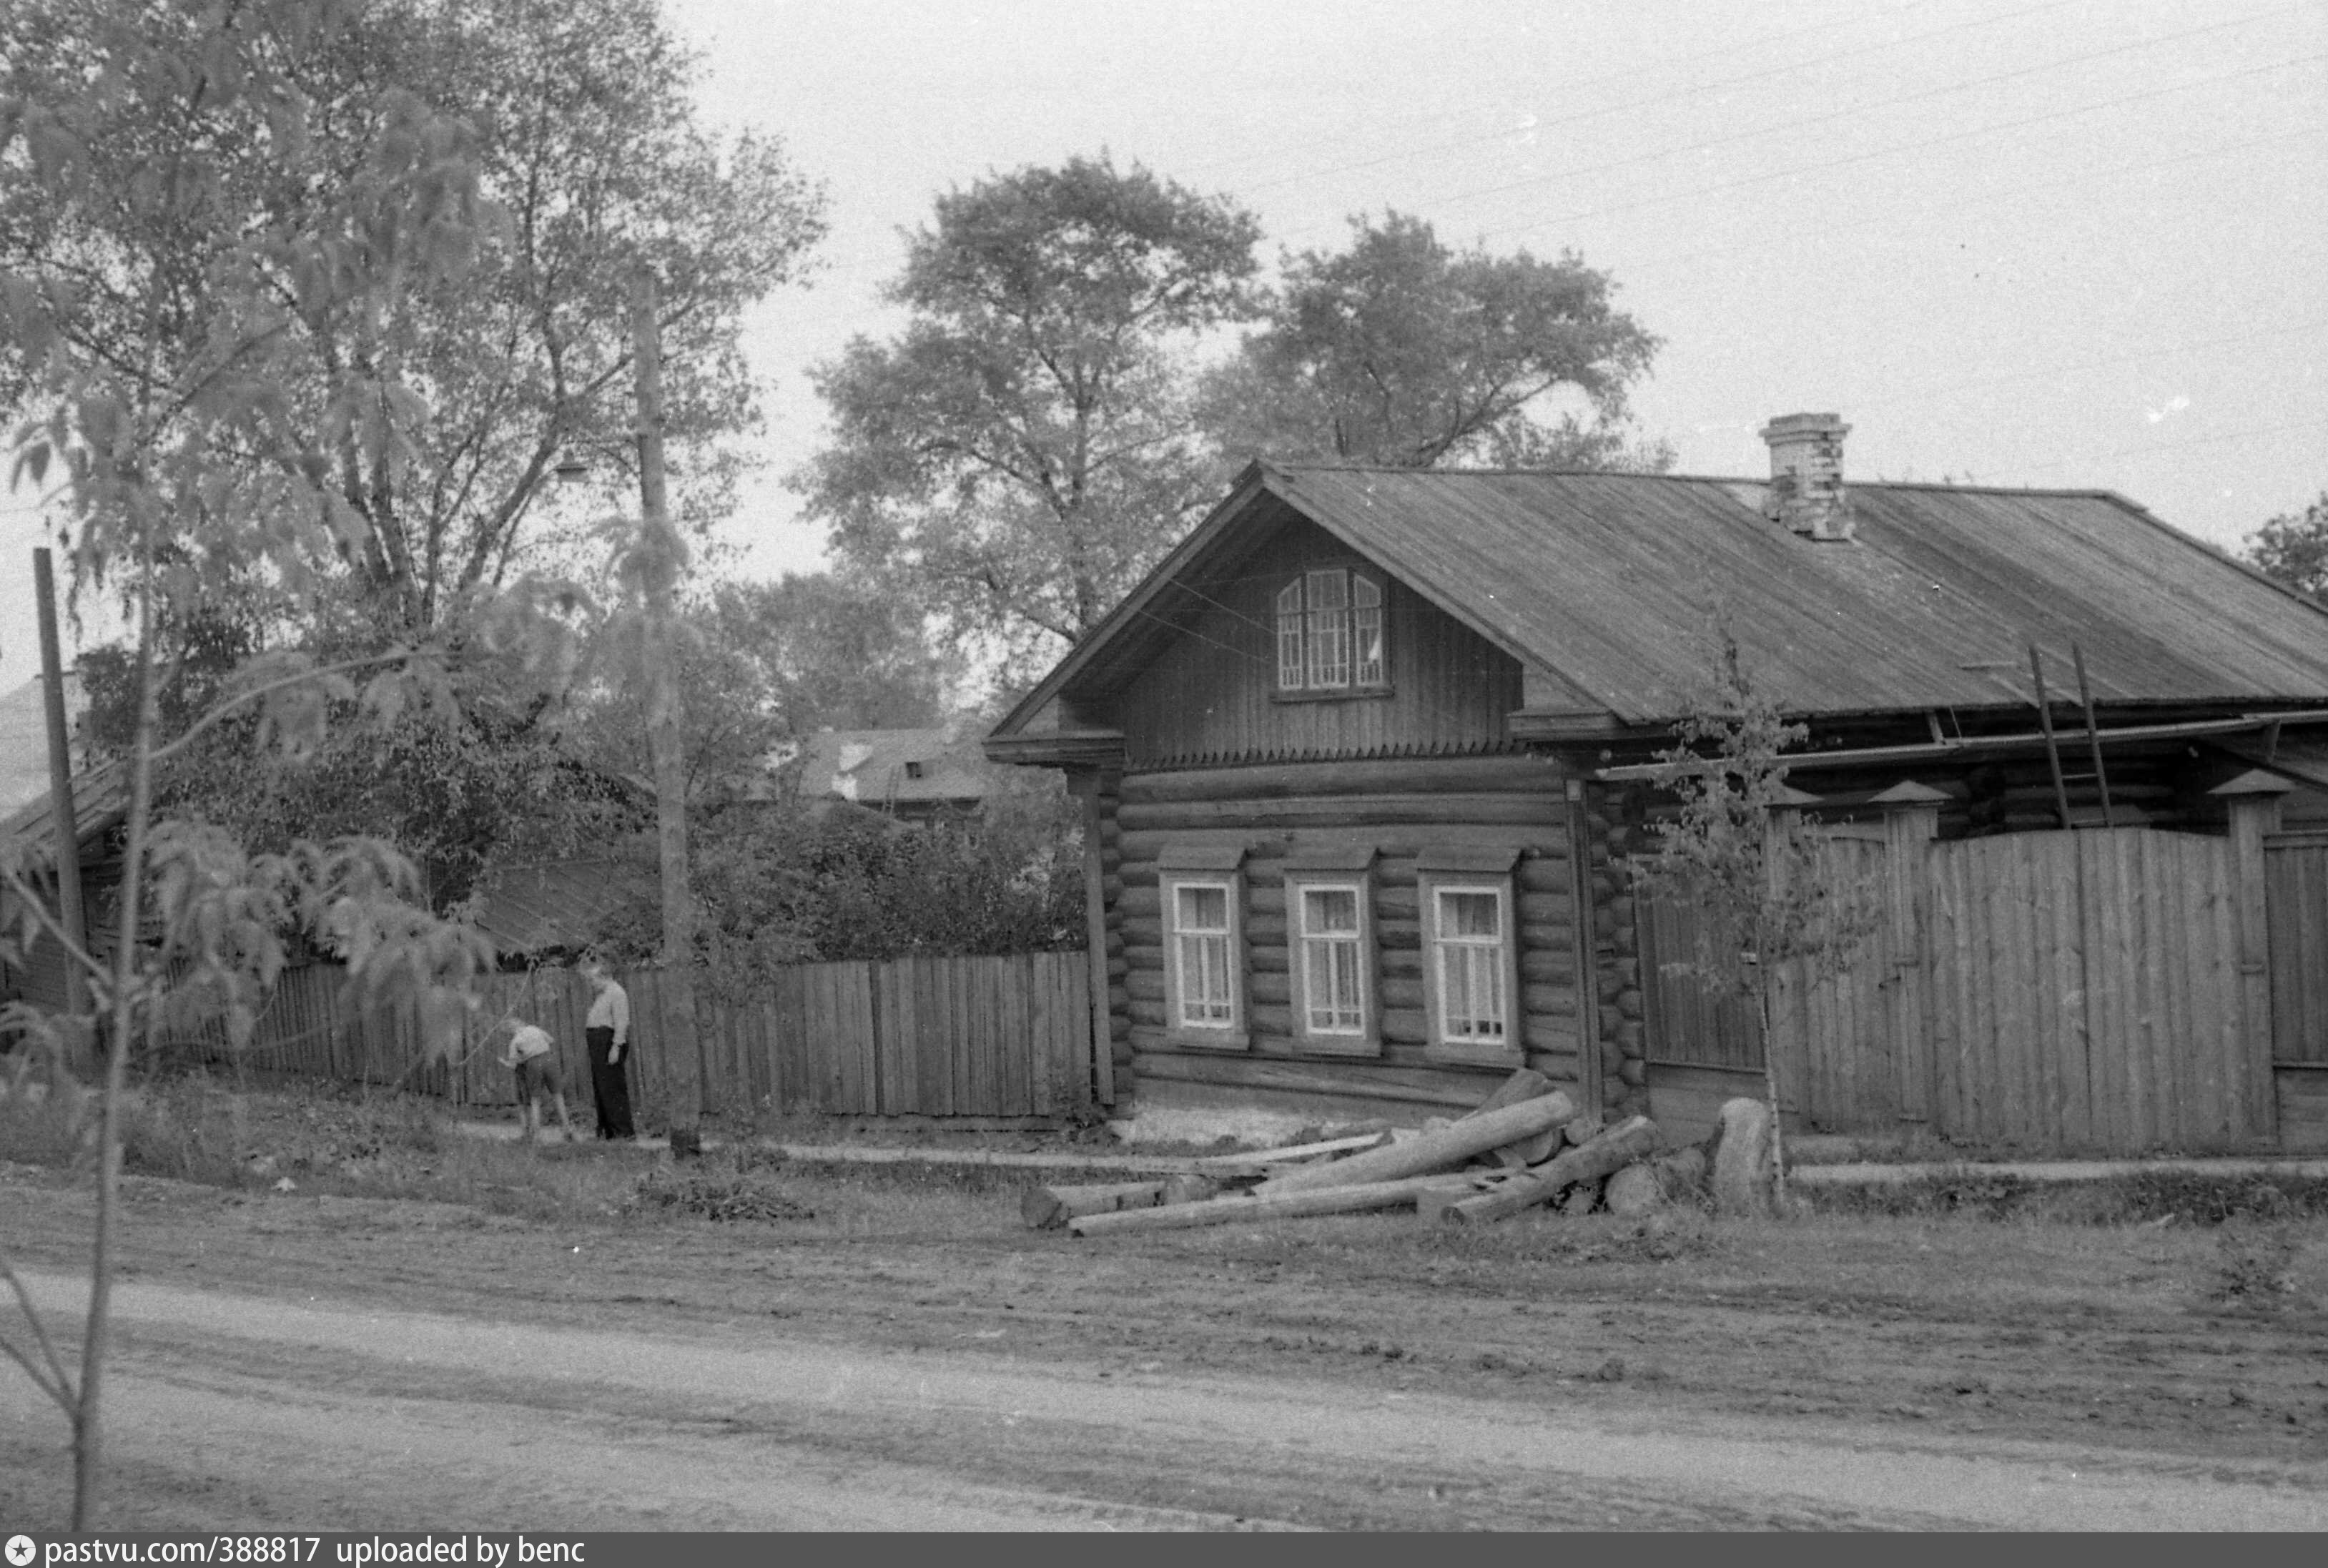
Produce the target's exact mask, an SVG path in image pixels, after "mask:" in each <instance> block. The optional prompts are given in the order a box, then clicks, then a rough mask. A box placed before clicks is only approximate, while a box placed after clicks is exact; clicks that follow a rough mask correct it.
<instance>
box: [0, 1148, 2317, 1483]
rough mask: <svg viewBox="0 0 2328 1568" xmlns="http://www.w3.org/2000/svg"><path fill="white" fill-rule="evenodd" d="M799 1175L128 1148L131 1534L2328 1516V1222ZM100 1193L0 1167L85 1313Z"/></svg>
mask: <svg viewBox="0 0 2328 1568" xmlns="http://www.w3.org/2000/svg"><path fill="white" fill-rule="evenodd" d="M598 1158H600V1159H602V1160H603V1159H611V1158H618V1157H616V1156H613V1155H604V1156H599V1157H598ZM619 1158H623V1159H627V1160H641V1161H643V1160H646V1159H647V1158H648V1157H645V1156H639V1155H630V1154H624V1155H622V1156H619ZM644 1168H645V1167H644V1166H643V1165H642V1169H644ZM785 1179H786V1190H787V1191H788V1192H790V1193H792V1194H793V1196H794V1197H796V1198H797V1199H798V1201H800V1202H801V1203H802V1204H803V1206H805V1207H809V1208H811V1209H814V1210H816V1211H818V1216H819V1217H818V1218H816V1219H815V1220H814V1221H812V1222H804V1223H803V1224H801V1225H785V1224H726V1225H722V1224H712V1223H709V1222H707V1221H702V1220H696V1219H690V1218H685V1217H680V1218H662V1219H657V1220H653V1221H649V1220H646V1219H643V1218H641V1217H640V1216H636V1215H625V1214H615V1213H607V1214H602V1215H600V1216H597V1217H596V1218H593V1219H587V1220H584V1219H576V1218H573V1217H570V1216H568V1217H560V1218H556V1219H548V1220H545V1219H543V1218H540V1217H539V1216H535V1217H516V1216H506V1215H496V1214H493V1213H489V1212H486V1211H485V1210H483V1209H481V1208H478V1207H468V1206H462V1205H453V1204H446V1203H435V1202H421V1201H414V1200H411V1199H395V1198H373V1197H344V1196H332V1195H325V1196H310V1195H307V1194H305V1193H292V1194H280V1195H278V1194H274V1193H268V1192H264V1191H261V1192H252V1191H228V1190H221V1189H220V1188H215V1187H206V1186H198V1185H194V1184H191V1183H182V1182H175V1181H164V1180H158V1179H153V1178H131V1179H130V1181H129V1183H128V1202H127V1211H126V1227H125V1236H124V1257H125V1259H126V1263H127V1268H126V1270H125V1278H126V1281H127V1283H126V1285H125V1288H124V1290H123V1291H122V1293H121V1296H120V1298H119V1302H120V1312H121V1323H122V1329H123V1332H122V1335H121V1338H120V1353H119V1355H118V1357H117V1361H116V1372H115V1374H114V1376H115V1382H114V1384H113V1389H114V1403H113V1405H112V1410H113V1415H112V1426H111V1432H112V1441H113V1443H114V1445H115V1453H116V1455H117V1466H116V1469H115V1471H114V1479H113V1481H112V1484H111V1486H110V1488H109V1498H110V1499H111V1500H110V1503H109V1505H108V1520H107V1523H108V1525H109V1526H111V1527H115V1528H136V1529H156V1528H173V1527H186V1528H204V1529H206V1528H232V1527H250V1528H258V1527H275V1528H290V1527H298V1528H306V1529H333V1528H337V1529H359V1528H361V1529H380V1528H411V1529H422V1528H427V1529H453V1528H471V1529H511V1528H536V1529H552V1528H572V1529H578V1528H586V1527H587V1528H673V1527H678V1528H723V1527H734V1528H752V1529H768V1528H793V1527H809V1528H850V1527H906V1528H913V1527H934V1528H959V1529H968V1528H982V1527H1009V1528H1053V1529H1056V1528H1068V1529H1091V1528H1111V1527H1112V1528H1178V1527H1199V1528H1202V1527H1220V1526H1232V1527H1234V1526H1244V1527H1279V1526H1293V1527H1304V1526H1324V1527H1329V1528H1433V1529H1445V1528H1495V1529H1503V1528H1529V1527H1558V1528H1575V1527H1590V1528H1609V1527H1643V1528H1677V1527H1678V1528H1762V1527H1776V1528H1804V1527H1809V1528H1819V1527H1838V1526H1839V1527H1873V1528H1932V1527H1982V1526H2010V1527H2086V1528H2096V1527H2102V1528H2145V1527H2184V1528H2237V1527H2261V1528H2276V1529H2300V1530H2320V1529H2323V1528H2328V1314H2323V1311H2322V1310H2321V1307H2320V1296H2321V1294H2322V1291H2321V1287H2322V1286H2323V1284H2328V1278H2323V1269H2328V1229H2323V1226H2322V1225H2321V1222H2318V1221H2305V1222H2297V1224H2296V1226H2295V1235H2296V1236H2297V1238H2298V1243H2299V1247H2298V1253H2297V1263H2296V1265H2295V1267H2296V1269H2297V1272H2298V1274H2299V1275H2300V1278H2299V1279H2298V1280H2297V1282H2296V1284H2297V1287H2298V1288H2297V1289H2296V1290H2295V1291H2293V1292H2292V1293H2290V1294H2289V1296H2288V1297H2287V1299H2286V1301H2285V1302H2284V1303H2283V1304H2282V1305H2281V1306H2279V1308H2278V1309H2277V1310H2270V1311H2248V1310H2229V1309H2227V1308H2225V1307H2223V1306H2222V1305H2220V1303H2218V1302H2216V1301H2214V1300H2212V1299H2211V1295H2210V1293H2209V1290H2208V1285H2209V1282H2210V1281H2211V1279H2213V1278H2214V1277H2215V1274H2216V1272H2217V1271H2218V1267H2219V1261H2220V1247H2219V1243H2218V1240H2217V1239H2216V1238H2215V1237H2214V1236H2212V1235H2202V1234H2193V1233H2190V1232H2189V1231H2188V1230H2187V1228H2170V1229H2166V1230H2158V1229H2140V1230H2136V1229H2129V1228H2126V1227H2118V1228H2113V1229H2098V1228H2094V1227H2087V1228H2085V1229H2082V1230H2080V1229H2077V1228H2074V1227H2067V1226H2060V1225H2047V1226H2032V1225H2011V1224H1996V1223H1992V1222H1982V1221H1974V1220H1955V1221H1902V1220H1875V1219H1866V1220H1860V1219H1843V1218H1836V1217H1830V1218H1826V1219H1816V1220H1809V1221H1794V1222H1777V1223H1774V1224H1771V1225H1761V1226H1753V1225H1691V1226H1685V1227H1683V1229H1682V1230H1681V1231H1680V1232H1678V1233H1676V1234H1675V1235H1646V1236H1645V1235H1642V1234H1641V1233H1640V1232H1639V1231H1638V1229H1637V1228H1634V1227H1629V1226H1628V1225H1624V1224H1623V1223H1622V1222H1617V1221H1611V1220H1585V1221H1579V1220H1568V1219H1562V1218H1559V1217H1557V1216H1546V1217H1544V1218H1543V1219H1541V1220H1535V1221H1521V1222H1515V1223H1513V1224H1510V1225H1505V1226H1500V1227H1497V1230H1496V1231H1495V1233H1493V1234H1492V1235H1489V1236H1487V1237H1483V1238H1478V1239H1473V1240H1468V1241H1467V1240H1462V1239H1460V1238H1458V1239H1442V1238H1438V1237H1432V1236H1418V1235H1416V1234H1415V1231H1414V1225H1413V1220H1412V1218H1411V1217H1409V1218H1406V1219H1403V1220H1402V1219H1399V1218H1396V1217H1392V1216H1376V1217H1367V1218H1354V1219H1346V1220H1330V1221H1309V1222H1298V1223H1296V1224H1294V1225H1284V1226H1279V1227H1272V1228H1270V1229H1267V1230H1262V1229H1254V1230H1250V1231H1247V1230H1241V1229H1239V1228H1237V1227H1225V1228H1224V1229H1221V1230H1213V1231H1196V1232H1181V1233H1171V1234H1168V1235H1158V1236H1155V1237H1151V1238H1144V1239H1134V1238H1123V1239H1120V1240H1118V1241H1114V1242H1109V1243H1093V1242H1081V1241H1075V1240H1072V1239H1068V1238H1066V1237H1064V1236H1060V1235H1032V1234H1029V1233H1028V1232H1025V1231H1024V1230H1022V1229H1020V1228H1019V1226H1018V1224H1017V1220H1016V1214H1015V1209H1016V1204H1015V1197H1016V1189H1015V1188H1009V1187H1003V1186H997V1187H995V1188H992V1189H990V1190H967V1191H966V1190H962V1189H960V1188H934V1189H932V1188H914V1187H910V1186H905V1185H895V1186H886V1187H885V1186H879V1185H875V1186H871V1187H868V1186H867V1185H866V1183H865V1180H864V1178H843V1177H837V1176H834V1177H816V1176H807V1175H803V1176H798V1177H787V1178H785ZM89 1209H90V1201H89V1196H88V1193H87V1188H86V1181H85V1178H74V1177H72V1176H70V1175H68V1174H67V1173H65V1172H63V1171H61V1170H56V1169H35V1168H32V1167H23V1166H14V1167H10V1166H5V1165H0V1244H5V1246H6V1247H7V1249H8V1250H9V1252H10V1253H11V1254H12V1255H13V1256H14V1258H15V1259H16V1261H17V1263H18V1264H19V1266H20V1267H27V1268H29V1269H30V1271H31V1274H30V1278H31V1279H32V1282H33V1288H34V1290H35V1291H36V1292H37V1293H38V1294H39V1295H40V1296H41V1297H42V1299H43V1300H51V1301H53V1302H54V1303H55V1304H56V1305H57V1306H59V1307H60V1308H67V1309H70V1307H71V1306H72V1305H73V1304H74V1302H75V1301H76V1300H78V1297H79V1291H80V1285H79V1284H78V1282H77V1279H76V1270H77V1267H78V1265H79V1264H80V1261H81V1253H82V1249H83V1247H84V1245H85V1238H86V1236H87V1234H88V1225H89ZM0 1372H5V1373H6V1374H8V1376H6V1377H5V1379H0V1523H5V1524H6V1525H7V1526H9V1527H10V1528H20V1527H34V1528H38V1527H54V1526H56V1525H57V1523H58V1522H59V1518H60V1516H61V1512H62V1509H63V1499H64V1498H65V1497H66V1496H67V1494H68V1490H69V1488H68V1487H67V1485H66V1470H65V1463H64V1456H63V1428H62V1424H61V1422H60V1421H59V1420H58V1418H57V1417H56V1415H55V1413H54V1412H53V1411H52V1409H50V1408H49V1407H47V1406H46V1405H44V1404H42V1403H40V1402H39V1400H38V1397H37V1395H35V1394H33V1391H32V1389H31V1388H30V1386H29V1385H27V1384H26V1383H24V1382H23V1379H22V1378H21V1377H18V1376H14V1370H13V1369H12V1368H6V1367H5V1366H0Z"/></svg>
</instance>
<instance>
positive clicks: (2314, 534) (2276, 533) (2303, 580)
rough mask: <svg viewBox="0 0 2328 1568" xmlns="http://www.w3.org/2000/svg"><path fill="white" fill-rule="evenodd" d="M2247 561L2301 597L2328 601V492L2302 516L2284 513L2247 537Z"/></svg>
mask: <svg viewBox="0 0 2328 1568" xmlns="http://www.w3.org/2000/svg"><path fill="white" fill-rule="evenodd" d="M2246 543H2247V552H2246V553H2247V559H2248V561H2249V562H2251V563H2252V564H2254V565H2255V566H2257V567H2258V568H2261V569H2262V570H2263V571H2264V572H2265V573H2266V575H2267V576H2269V577H2271V578H2272V579H2273V580H2274V581H2276V582H2282V583H2285V584H2286V585H2287V586H2288V587H2291V588H2294V589H2295V591H2296V592H2297V593H2299V594H2310V595H2311V596H2313V597H2314V598H2315V599H2318V598H2328V490H2323V491H2322V492H2321V493H2320V499H2318V500H2317V501H2314V502H2313V503H2312V504H2311V505H2309V506H2307V507H2305V509H2304V511H2303V512H2302V513H2300V514H2299V513H2296V512H2282V513H2281V514H2280V515H2279V516H2277V517H2275V518H2273V519H2272V520H2271V521H2269V522H2267V523H2265V524H2264V525H2263V526H2262V527H2261V528H2259V529H2258V530H2255V532H2253V533H2251V534H2249V535H2248V537H2247V540H2246Z"/></svg>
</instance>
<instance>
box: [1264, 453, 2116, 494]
mask: <svg viewBox="0 0 2328 1568" xmlns="http://www.w3.org/2000/svg"><path fill="white" fill-rule="evenodd" d="M1267 461H1268V464H1269V466H1270V467H1272V468H1273V469H1275V470H1276V471H1277V472H1279V473H1281V474H1403V475H1406V476H1409V477H1412V478H1416V479H1456V478H1473V479H1499V478H1511V479H1640V480H1657V481H1661V482H1664V483H1667V484H1769V483H1770V478H1769V475H1768V474H1761V475H1754V474H1642V473H1639V472H1637V471H1635V470H1632V469H1626V468H1411V467H1407V466H1405V465H1402V464H1395V463H1309V462H1280V461H1277V460H1275V459H1269V460H1267ZM1844 484H1845V488H1846V489H1850V490H1945V491H1950V492H1954V493H1960V494H1975V495H2079V496H2090V497H2094V498H2097V499H2100V500H2107V501H2117V500H2120V499H2122V498H2121V497H2120V496H2119V495H2118V493H2117V492H2116V491H2113V490H2107V489H2103V488H2101V487H2099V486H2096V485H2089V484H2079V485H2063V486H2053V487H2049V486H2045V485H2039V484H1957V483H1955V482H1953V481H1950V480H1945V479H1851V478H1846V479H1845V482H1844Z"/></svg>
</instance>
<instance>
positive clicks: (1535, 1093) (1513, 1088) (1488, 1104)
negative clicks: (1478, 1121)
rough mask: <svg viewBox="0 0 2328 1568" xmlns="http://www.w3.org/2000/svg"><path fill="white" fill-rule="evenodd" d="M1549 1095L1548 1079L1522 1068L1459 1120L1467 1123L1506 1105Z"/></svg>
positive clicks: (1529, 1068)
mask: <svg viewBox="0 0 2328 1568" xmlns="http://www.w3.org/2000/svg"><path fill="white" fill-rule="evenodd" d="M1551 1093H1552V1080H1551V1079H1550V1078H1547V1077H1545V1076H1544V1075H1543V1074H1542V1073H1539V1072H1537V1071H1536V1070H1535V1068H1533V1067H1522V1068H1520V1069H1519V1070H1518V1071H1517V1072H1516V1073H1514V1074H1513V1075H1511V1076H1510V1077H1508V1078H1506V1079H1505V1080H1504V1081H1503V1082H1502V1083H1500V1084H1497V1085H1496V1092H1495V1093H1494V1094H1490V1095H1488V1097H1487V1098H1486V1099H1484V1100H1482V1101H1480V1102H1479V1103H1478V1106H1477V1107H1476V1108H1474V1109H1472V1110H1469V1111H1467V1112H1465V1113H1463V1116H1462V1118H1461V1119H1462V1120H1463V1121H1466V1122H1468V1121H1469V1120H1470V1119H1471V1118H1472V1117H1474V1116H1485V1115H1487V1114H1488V1113H1489V1112H1491V1111H1500V1110H1502V1109H1503V1108H1504V1107H1505V1106H1507V1105H1516V1104H1518V1103H1520V1102H1521V1101H1523V1100H1534V1099H1537V1098H1539V1097H1541V1096H1543V1095H1545V1094H1551Z"/></svg>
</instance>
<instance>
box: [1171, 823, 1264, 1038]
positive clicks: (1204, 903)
mask: <svg viewBox="0 0 2328 1568" xmlns="http://www.w3.org/2000/svg"><path fill="white" fill-rule="evenodd" d="M1243 859H1244V853H1243V851H1242V850H1219V849H1213V848H1209V847H1206V846H1195V847H1187V846H1178V847H1168V848H1167V849H1166V850H1164V852H1163V853H1162V854H1161V855H1160V856H1159V859H1158V881H1159V890H1160V891H1161V893H1162V895H1163V898H1162V903H1163V910H1162V914H1163V927H1164V930H1163V936H1164V1028H1165V1032H1166V1033H1167V1034H1168V1035H1169V1036H1170V1037H1171V1038H1173V1039H1175V1040H1176V1041H1178V1042H1180V1043H1182V1044H1186V1045H1191V1046H1197V1047H1206V1048H1211V1049H1220V1050H1242V1049H1244V1047H1245V1046H1246V1044H1247V1043H1248V1037H1247V1034H1246V1025H1245V980H1244V967H1245V960H1244V876H1243V874H1242V872H1241V870H1240V869H1239V868H1240V866H1241V864H1242V861H1243Z"/></svg>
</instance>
